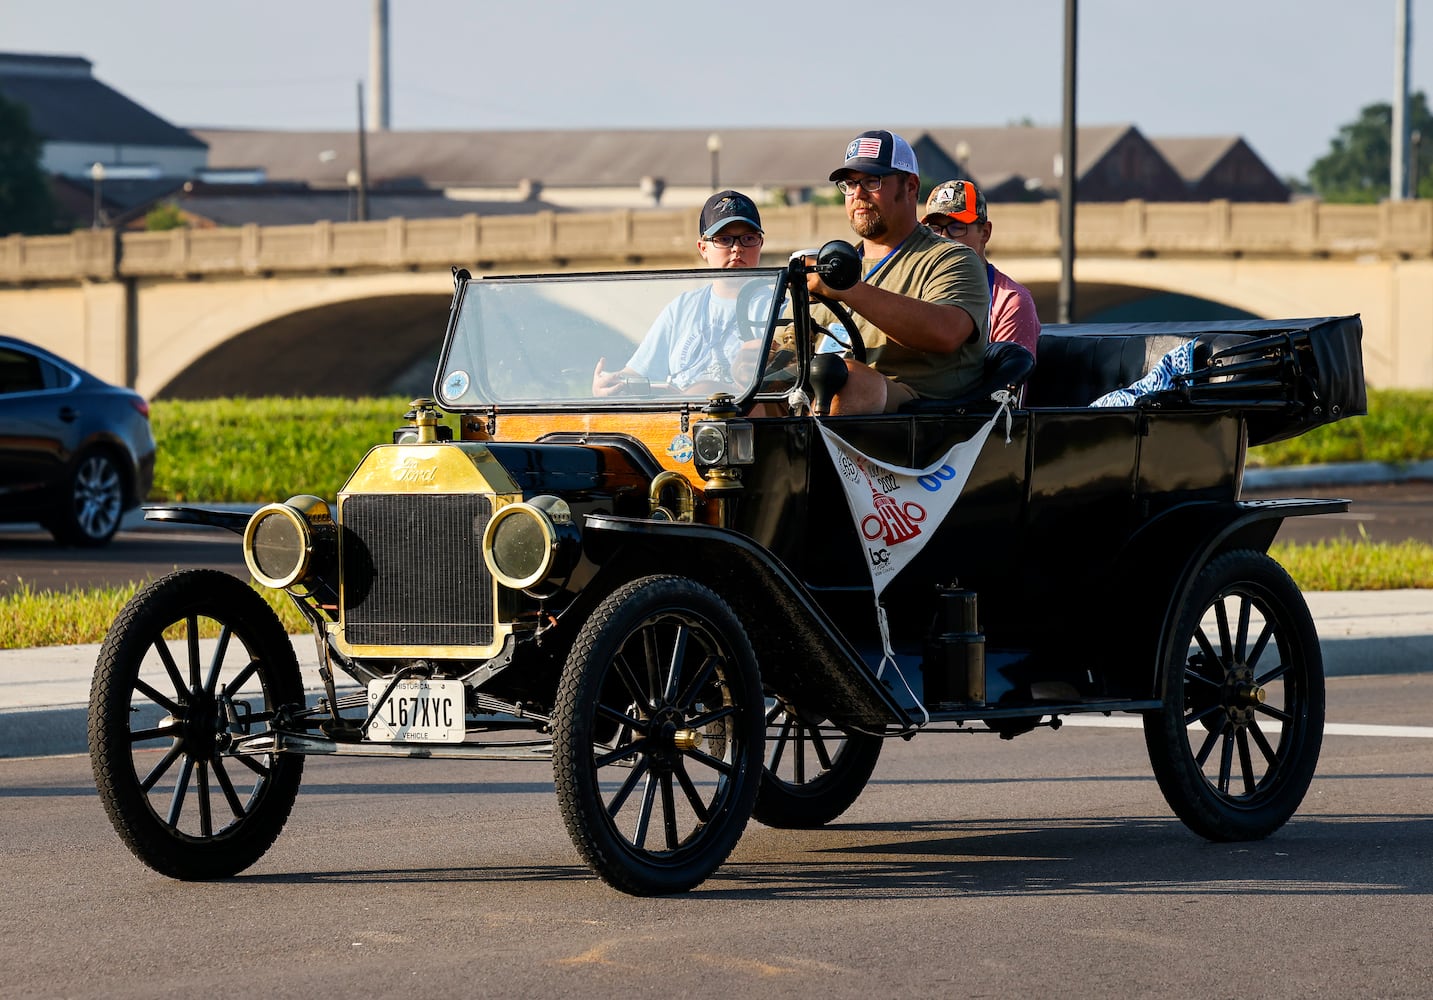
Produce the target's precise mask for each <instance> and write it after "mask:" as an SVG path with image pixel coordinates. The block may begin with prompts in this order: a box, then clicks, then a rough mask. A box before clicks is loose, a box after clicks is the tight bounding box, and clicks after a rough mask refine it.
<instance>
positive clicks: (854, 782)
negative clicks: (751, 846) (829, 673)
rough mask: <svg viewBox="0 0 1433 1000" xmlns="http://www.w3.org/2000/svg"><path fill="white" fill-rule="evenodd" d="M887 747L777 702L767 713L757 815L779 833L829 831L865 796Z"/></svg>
mask: <svg viewBox="0 0 1433 1000" xmlns="http://www.w3.org/2000/svg"><path fill="white" fill-rule="evenodd" d="M882 742H883V741H882V740H881V738H880V737H879V736H870V735H867V734H865V733H853V732H849V731H847V730H843V729H840V728H838V727H836V726H834V725H832V724H831V723H829V722H827V721H826V720H825V719H813V718H810V717H808V716H804V715H802V714H801V712H799V711H797V710H796V709H795V708H794V707H793V706H791V705H789V704H787V703H786V702H784V701H782V700H781V699H780V698H777V699H775V700H774V701H772V703H771V704H770V706H769V707H768V708H767V711H766V767H765V769H764V770H763V771H762V772H761V791H760V792H758V793H757V796H756V808H755V810H754V811H753V812H752V815H753V816H754V817H756V820H757V822H759V823H764V824H766V825H767V826H772V827H777V828H779V829H790V830H806V829H813V828H815V827H818V826H824V825H825V824H827V823H829V822H831V821H832V820H833V819H835V818H836V817H837V816H839V815H841V814H842V813H843V812H845V811H846V810H847V809H849V808H850V807H851V805H852V804H853V803H854V802H855V801H856V799H857V798H858V797H859V796H860V794H861V791H862V790H863V789H864V788H865V787H866V782H867V781H869V780H870V778H871V772H872V771H874V770H875V769H876V761H877V760H879V759H880V756H881V744H882Z"/></svg>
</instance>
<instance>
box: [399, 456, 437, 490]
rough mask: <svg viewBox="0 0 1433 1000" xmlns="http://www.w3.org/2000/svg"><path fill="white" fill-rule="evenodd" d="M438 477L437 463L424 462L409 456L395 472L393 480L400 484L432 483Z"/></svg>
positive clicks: (400, 463)
mask: <svg viewBox="0 0 1433 1000" xmlns="http://www.w3.org/2000/svg"><path fill="white" fill-rule="evenodd" d="M437 475H438V463H437V462H423V461H421V460H420V459H418V458H415V457H412V456H409V457H406V458H404V459H403V460H402V461H401V462H399V463H398V466H397V467H396V468H395V469H394V470H393V479H394V480H395V481H396V482H400V483H431V482H432V481H433V480H434V479H435V478H436V477H437Z"/></svg>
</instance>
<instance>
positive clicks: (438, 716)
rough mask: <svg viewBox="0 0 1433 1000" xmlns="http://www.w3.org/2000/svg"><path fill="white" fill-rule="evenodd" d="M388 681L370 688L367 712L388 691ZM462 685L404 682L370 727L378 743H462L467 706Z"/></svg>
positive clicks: (379, 682)
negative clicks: (464, 708)
mask: <svg viewBox="0 0 1433 1000" xmlns="http://www.w3.org/2000/svg"><path fill="white" fill-rule="evenodd" d="M388 684H389V682H388V681H370V682H369V684H368V711H369V713H372V712H373V709H374V706H376V705H377V704H378V699H379V698H382V697H383V692H384V691H386V690H388ZM464 694H465V692H464V689H463V682H462V681H452V680H447V681H441V680H423V679H418V678H415V679H413V680H402V681H399V682H398V686H397V687H395V688H394V689H393V693H392V694H390V695H389V696H388V700H387V701H385V702H384V703H383V707H382V708H381V709H379V711H378V714H377V715H375V716H374V717H373V721H372V722H371V723H369V725H368V733H367V738H368V739H370V740H373V741H374V742H376V743H461V742H463V730H464V718H463V716H464V711H463V706H464V703H465V699H464Z"/></svg>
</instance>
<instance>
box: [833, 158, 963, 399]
mask: <svg viewBox="0 0 1433 1000" xmlns="http://www.w3.org/2000/svg"><path fill="white" fill-rule="evenodd" d="M831 180H833V181H835V182H836V186H837V187H838V188H839V189H840V191H841V193H842V195H844V196H845V200H846V217H847V218H848V219H849V220H850V223H851V228H852V230H854V231H855V233H856V235H858V236H860V237H861V245H860V247H858V250H859V251H860V253H861V256H862V258H863V265H862V279H861V280H860V281H858V282H856V284H854V285H852V286H851V287H850V288H847V289H843V290H840V291H837V290H836V289H833V288H831V287H829V286H828V285H826V283H825V282H824V281H822V280H821V278H820V276H819V275H817V274H811V275H808V277H807V289H808V291H810V292H811V293H812V294H813V295H820V296H823V297H825V298H828V299H831V300H833V301H836V302H840V303H842V304H843V305H844V306H845V307H846V308H847V309H849V310H850V311H851V313H852V314H853V316H852V318H853V320H854V321H855V324H856V327H857V331H856V333H857V335H859V336H860V337H861V339H862V340H863V342H864V343H865V346H866V363H865V364H862V363H860V362H858V361H856V360H854V359H851V358H847V359H845V365H846V369H847V373H846V378H845V380H844V383H843V384H842V385H841V386H840V387H839V388H838V389H837V390H836V392H835V395H834V397H833V400H832V403H831V406H830V412H831V413H833V414H842V413H845V414H849V413H894V412H896V411H897V410H899V409H900V407H901V405H902V404H903V403H905V402H907V401H909V400H912V399H918V398H921V397H933V398H937V399H948V398H952V397H955V396H959V395H961V394H962V393H965V392H967V391H969V390H970V389H972V388H974V387H975V385H976V383H977V382H978V381H979V379H980V375H981V370H982V364H983V360H984V351H985V345H986V343H987V341H988V339H989V337H988V334H989V322H990V290H989V287H988V286H987V284H986V281H985V268H984V266H983V264H982V263H981V260H980V255H979V254H977V253H976V252H975V251H974V250H972V249H971V248H970V247H967V246H963V245H961V244H959V243H952V242H951V241H949V240H944V239H941V238H940V237H938V236H936V235H935V234H934V233H932V232H930V230H928V229H926V227H924V226H922V225H920V224H919V222H918V221H917V218H916V216H917V211H918V207H919V198H920V168H919V166H917V164H916V156H915V153H914V152H912V150H911V148H910V146H909V145H908V144H907V143H906V141H905V140H904V139H902V138H901V137H900V136H899V135H896V134H895V133H893V132H889V131H886V130H884V129H878V130H874V131H869V132H862V133H861V134H860V135H858V136H856V138H854V139H852V140H851V142H850V143H849V144H848V145H847V147H846V158H845V162H844V163H843V164H842V165H841V166H840V167H838V168H837V169H836V170H834V171H833V172H832V173H831ZM813 314H814V315H816V316H817V318H818V320H819V321H820V322H821V323H822V324H824V325H827V326H828V327H829V326H830V325H831V324H832V323H834V322H835V319H834V316H833V315H832V314H831V313H830V312H829V311H828V310H825V309H819V308H818V309H815V310H813Z"/></svg>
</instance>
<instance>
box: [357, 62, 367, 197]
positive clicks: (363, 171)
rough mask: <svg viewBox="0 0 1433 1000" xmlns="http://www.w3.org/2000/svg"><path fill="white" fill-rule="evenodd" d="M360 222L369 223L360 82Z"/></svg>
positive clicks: (359, 88) (360, 86)
mask: <svg viewBox="0 0 1433 1000" xmlns="http://www.w3.org/2000/svg"><path fill="white" fill-rule="evenodd" d="M358 221H359V222H367V221H368V140H367V137H366V136H365V134H364V131H363V81H362V80H359V81H358Z"/></svg>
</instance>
